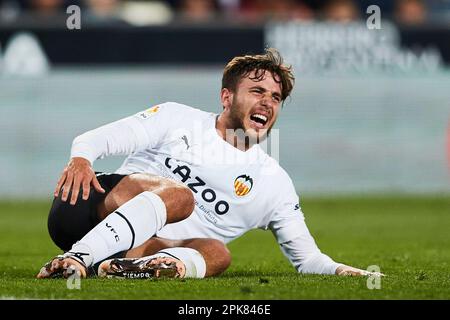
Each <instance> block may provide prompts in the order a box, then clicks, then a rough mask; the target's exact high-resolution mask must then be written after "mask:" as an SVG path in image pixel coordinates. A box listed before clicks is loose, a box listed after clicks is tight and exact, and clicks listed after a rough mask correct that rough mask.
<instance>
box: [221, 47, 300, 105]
mask: <svg viewBox="0 0 450 320" xmlns="http://www.w3.org/2000/svg"><path fill="white" fill-rule="evenodd" d="M252 71H255V75H254V76H253V77H251V78H250V79H251V80H253V81H261V80H263V77H264V73H265V71H269V72H270V73H272V75H273V76H274V80H275V81H276V82H278V83H281V99H282V100H283V101H284V100H285V99H286V98H287V97H288V96H289V95H290V94H291V91H292V88H293V87H294V82H295V78H294V74H293V73H292V66H286V65H284V64H283V58H282V57H281V55H280V53H279V52H278V50H276V49H274V48H267V49H266V50H265V53H264V54H261V55H245V56H239V57H235V58H233V59H232V60H231V61H230V62H228V64H227V65H226V67H225V69H224V71H223V77H222V89H223V88H227V89H229V90H231V91H236V87H237V85H238V83H239V81H240V80H241V79H242V78H245V77H247V76H248V75H249V74H250V72H252Z"/></svg>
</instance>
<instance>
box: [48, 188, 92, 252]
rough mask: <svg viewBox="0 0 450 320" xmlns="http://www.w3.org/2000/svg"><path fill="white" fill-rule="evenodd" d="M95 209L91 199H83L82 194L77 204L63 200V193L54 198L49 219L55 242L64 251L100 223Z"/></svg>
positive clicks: (49, 230)
mask: <svg viewBox="0 0 450 320" xmlns="http://www.w3.org/2000/svg"><path fill="white" fill-rule="evenodd" d="M91 196H92V195H91ZM90 198H91V197H90ZM69 199H70V198H69ZM93 210H94V211H95V208H93V207H92V205H91V202H90V200H89V199H88V200H83V199H81V195H80V197H79V198H78V200H77V203H76V204H75V205H71V204H70V203H69V201H62V200H61V195H60V196H59V197H57V198H54V200H53V203H52V206H51V208H50V212H49V215H48V220H47V227H48V232H49V234H50V237H51V238H52V240H53V242H54V243H55V244H56V245H57V246H58V247H59V248H61V249H62V250H64V251H68V250H70V248H71V247H72V245H73V244H74V243H75V242H76V241H78V240H80V239H81V238H82V237H83V236H84V235H85V234H86V233H87V232H89V230H91V229H92V228H93V227H94V226H95V225H96V224H97V223H98V220H97V219H98V218H97V215H96V211H95V212H93Z"/></svg>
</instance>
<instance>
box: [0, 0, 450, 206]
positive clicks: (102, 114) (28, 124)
mask: <svg viewBox="0 0 450 320" xmlns="http://www.w3.org/2000/svg"><path fill="white" fill-rule="evenodd" d="M72 4H75V5H77V6H79V7H80V8H81V11H80V13H81V25H80V26H81V29H79V30H77V29H74V30H69V29H68V28H67V20H68V19H69V18H70V17H71V13H73V12H72V11H70V12H69V13H67V12H66V9H67V7H68V6H70V5H72ZM374 4H375V5H378V6H379V8H380V9H381V19H382V21H381V29H369V28H368V27H367V24H366V22H367V19H368V18H369V17H370V16H371V14H370V13H367V8H368V7H369V6H370V5H374ZM266 46H274V47H276V48H278V49H279V50H280V51H281V52H282V53H283V54H284V56H285V58H286V62H288V63H291V64H293V65H294V67H295V70H296V76H297V84H296V88H295V90H294V93H293V96H292V99H290V100H289V101H287V103H286V105H285V108H284V111H283V112H282V114H281V117H280V119H279V122H278V125H277V127H278V128H280V129H281V130H280V139H281V143H280V156H279V159H280V162H281V164H282V166H284V167H285V168H286V169H287V171H288V172H289V174H290V175H291V176H292V178H293V180H294V182H295V183H296V185H297V186H298V188H299V192H300V193H301V194H313V195H315V194H336V193H340V194H341V193H344V194H348V193H350V194H354V193H373V192H375V193H392V192H395V193H446V194H448V192H449V191H450V185H449V159H448V155H449V152H450V151H449V143H450V142H449V129H448V128H449V122H450V121H449V119H450V73H449V72H448V65H449V63H450V1H446V0H430V1H419V0H399V1H351V0H328V1H325V0H323V1H305V0H303V1H301V0H298V1H297V0H279V1H264V0H172V1H150V0H148V1H120V0H86V1H80V0H78V1H77V0H76V1H65V0H0V127H1V135H0V141H1V146H2V151H1V153H2V157H1V158H0V179H1V181H2V183H1V184H0V198H19V197H24V196H26V197H29V198H42V197H48V196H49V194H50V192H51V190H52V189H53V187H54V185H55V183H56V179H57V177H58V174H59V173H60V171H61V169H62V168H63V166H64V164H65V163H66V162H67V160H68V156H69V150H70V145H71V141H72V139H73V138H74V137H75V136H76V135H77V134H80V133H82V132H84V131H86V130H88V129H91V128H94V127H97V126H99V125H101V124H103V123H107V122H109V121H113V120H115V119H118V118H121V117H124V116H128V115H130V114H133V113H135V112H137V111H139V110H142V109H145V108H147V107H149V106H152V105H154V104H157V103H159V102H163V101H177V102H181V103H186V104H188V105H193V106H198V107H200V108H202V109H205V110H208V111H213V112H219V111H220V109H221V107H220V104H219V95H218V93H219V89H220V79H221V71H222V69H223V67H224V65H225V63H226V62H227V61H228V60H229V59H230V58H231V57H233V56H235V55H239V54H244V53H259V52H261V51H262V50H263V48H264V47H266ZM121 160H122V159H121V158H117V159H109V160H105V161H100V162H98V163H97V166H96V169H97V170H105V171H111V170H114V169H115V168H116V166H117V165H118V164H119V163H120V161H121Z"/></svg>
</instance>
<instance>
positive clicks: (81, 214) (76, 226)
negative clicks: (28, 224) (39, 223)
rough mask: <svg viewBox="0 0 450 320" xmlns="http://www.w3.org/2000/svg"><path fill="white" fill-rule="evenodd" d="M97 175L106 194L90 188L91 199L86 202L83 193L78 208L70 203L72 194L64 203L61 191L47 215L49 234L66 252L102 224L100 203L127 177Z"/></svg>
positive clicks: (107, 174)
mask: <svg viewBox="0 0 450 320" xmlns="http://www.w3.org/2000/svg"><path fill="white" fill-rule="evenodd" d="M96 175H97V179H98V181H99V183H100V185H101V186H102V188H103V189H105V193H100V192H97V191H96V190H95V189H94V188H93V187H92V186H91V189H90V193H89V198H88V199H87V200H83V198H82V196H83V193H82V190H80V192H79V194H78V199H77V202H76V204H75V205H71V204H70V197H71V192H70V193H69V196H68V199H67V200H66V201H62V200H61V196H62V192H60V193H59V196H58V197H55V198H54V199H53V203H52V207H51V209H50V213H49V216H48V224H47V225H48V231H49V234H50V237H51V238H52V240H53V242H55V244H56V245H57V246H58V247H60V248H61V249H62V250H64V251H67V250H69V249H70V248H71V247H72V245H73V244H74V243H75V242H77V241H78V240H80V239H81V238H82V237H84V236H85V235H86V233H88V232H89V231H90V230H91V229H92V228H94V227H95V226H96V225H97V224H98V223H99V222H100V221H101V220H100V217H99V215H98V213H97V207H98V204H99V203H100V201H103V200H104V199H105V197H106V195H107V194H108V193H110V192H111V190H112V189H113V188H114V187H115V186H116V185H117V184H118V183H119V182H120V181H121V180H122V179H123V178H124V177H126V175H123V174H116V173H103V172H96Z"/></svg>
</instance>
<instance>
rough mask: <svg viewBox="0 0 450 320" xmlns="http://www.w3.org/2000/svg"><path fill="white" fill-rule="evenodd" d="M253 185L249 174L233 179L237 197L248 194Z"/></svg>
mask: <svg viewBox="0 0 450 320" xmlns="http://www.w3.org/2000/svg"><path fill="white" fill-rule="evenodd" d="M252 187H253V179H252V178H250V176H248V175H246V174H243V175H240V176H239V177H237V178H236V180H234V193H235V194H236V195H237V196H238V197H243V196H246V195H247V194H249V192H250V190H252Z"/></svg>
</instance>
